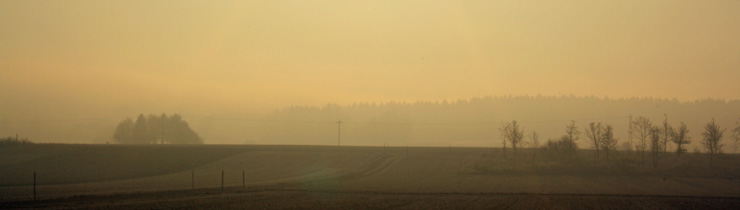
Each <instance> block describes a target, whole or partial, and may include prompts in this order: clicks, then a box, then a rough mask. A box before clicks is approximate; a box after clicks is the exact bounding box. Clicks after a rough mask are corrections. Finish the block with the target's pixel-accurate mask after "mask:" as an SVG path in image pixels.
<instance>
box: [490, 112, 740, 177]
mask: <svg viewBox="0 0 740 210" xmlns="http://www.w3.org/2000/svg"><path fill="white" fill-rule="evenodd" d="M630 126H631V127H632V128H634V131H635V132H634V133H632V132H631V135H632V136H634V137H636V139H637V141H638V142H637V145H635V149H636V150H637V151H638V153H639V154H640V156H641V157H642V162H643V163H645V152H646V151H647V152H649V155H650V156H649V157H650V160H651V162H652V165H653V167H656V168H657V167H658V160H659V159H660V156H661V155H663V154H668V143H669V142H672V143H674V144H675V145H676V151H675V153H676V155H678V156H680V155H682V154H684V153H686V148H685V145H686V144H689V143H691V138H690V137H689V136H688V133H689V129H688V128H686V124H684V123H683V122H681V126H679V127H678V128H677V129H675V128H673V126H671V125H670V124H669V123H668V116H667V115H665V119H664V120H663V123H662V125H661V126H654V125H653V123H652V122H651V121H650V119H648V118H647V117H644V116H639V117H637V118H636V119H634V120H632V121H631V122H630ZM736 126H737V127H735V128H734V129H733V130H732V131H731V133H732V140H734V149H737V147H738V145H739V144H740V121H738V122H737V123H736ZM725 131H726V129H723V128H721V127H720V126H719V125H718V124H717V123H716V122H715V120H714V119H712V120H711V121H710V122H708V123H707V124H706V125H705V126H704V132H702V136H703V138H702V142H701V143H702V145H703V146H704V148H705V149H706V151H707V154H708V155H709V165H710V167H711V166H712V165H713V162H714V159H715V158H716V156H717V155H719V154H721V153H722V147H723V146H724V144H723V143H722V139H723V137H724V132H725ZM499 132H500V134H501V137H502V138H503V140H504V141H503V151H504V153H503V154H504V156H505V155H506V147H507V144H508V145H510V147H511V148H512V149H513V152H514V154H516V153H517V148H521V145H526V144H527V143H528V142H524V129H522V128H521V126H520V124H518V123H517V121H516V120H514V121H511V122H507V123H503V124H502V125H501V127H500V128H499ZM580 134H581V132H580V131H579V130H578V128H577V127H576V125H575V122H574V121H571V122H570V123H568V124H567V125H566V126H565V135H563V136H562V137H560V138H557V139H548V140H547V142H546V143H545V144H544V145H543V146H542V148H541V149H542V150H544V151H545V152H546V154H549V155H550V156H551V157H567V158H568V159H570V158H571V156H572V155H573V154H575V152H576V150H577V149H578V144H577V143H576V141H578V139H579V138H580ZM585 134H586V138H587V139H588V140H589V143H590V144H591V145H592V146H593V148H594V151H595V157H596V160H599V156H600V154H601V152H603V154H604V155H605V158H606V161H609V153H610V152H614V151H617V145H618V143H619V139H617V138H615V137H614V129H613V127H612V126H611V125H609V124H606V123H602V122H591V123H589V125H588V127H586V128H585ZM537 138H538V135H537V132H532V135H531V137H530V139H531V140H532V142H531V145H532V147H533V148H538V147H539V141H538V140H537ZM625 143H628V145H631V142H625ZM630 147H631V146H628V148H630ZM536 151H537V150H535V152H536ZM535 155H536V153H535Z"/></svg>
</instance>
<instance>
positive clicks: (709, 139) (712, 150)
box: [701, 118, 725, 167]
mask: <svg viewBox="0 0 740 210" xmlns="http://www.w3.org/2000/svg"><path fill="white" fill-rule="evenodd" d="M724 132H725V129H722V128H720V127H719V125H717V123H715V122H714V118H712V121H711V122H709V123H707V125H706V126H704V133H702V134H701V135H702V136H704V141H702V144H703V145H704V147H705V148H707V152H709V167H713V164H714V156H717V154H719V153H720V152H721V150H722V143H721V142H720V141H722V136H723V135H724Z"/></svg>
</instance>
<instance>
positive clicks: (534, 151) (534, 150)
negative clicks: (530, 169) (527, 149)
mask: <svg viewBox="0 0 740 210" xmlns="http://www.w3.org/2000/svg"><path fill="white" fill-rule="evenodd" d="M539 138H540V136H539V135H538V134H537V131H532V135H529V139H530V140H532V163H533V164H534V162H535V161H536V160H537V150H539V147H540V139H539Z"/></svg>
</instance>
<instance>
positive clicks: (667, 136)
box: [660, 114, 674, 153]
mask: <svg viewBox="0 0 740 210" xmlns="http://www.w3.org/2000/svg"><path fill="white" fill-rule="evenodd" d="M662 131H663V132H662V133H661V134H662V135H661V139H660V141H661V142H660V143H661V144H662V145H661V146H662V147H663V153H666V152H668V142H669V141H671V137H673V132H674V131H673V126H671V125H670V124H668V114H665V120H663V129H662Z"/></svg>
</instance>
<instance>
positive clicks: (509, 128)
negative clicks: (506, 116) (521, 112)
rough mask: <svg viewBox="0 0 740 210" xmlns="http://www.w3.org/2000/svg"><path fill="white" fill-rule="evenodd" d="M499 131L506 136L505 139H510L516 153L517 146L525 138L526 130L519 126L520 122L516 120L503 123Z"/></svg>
mask: <svg viewBox="0 0 740 210" xmlns="http://www.w3.org/2000/svg"><path fill="white" fill-rule="evenodd" d="M499 131H500V132H501V135H502V136H503V137H504V141H509V143H511V147H512V148H513V149H514V153H516V148H517V146H518V145H519V144H520V143H521V142H522V140H523V139H524V130H522V129H521V128H519V124H518V123H517V122H516V120H514V121H511V123H506V124H504V125H502V126H501V128H499ZM504 144H505V143H504Z"/></svg>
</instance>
